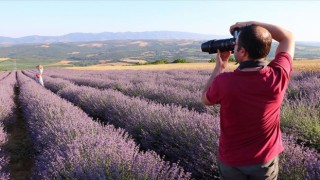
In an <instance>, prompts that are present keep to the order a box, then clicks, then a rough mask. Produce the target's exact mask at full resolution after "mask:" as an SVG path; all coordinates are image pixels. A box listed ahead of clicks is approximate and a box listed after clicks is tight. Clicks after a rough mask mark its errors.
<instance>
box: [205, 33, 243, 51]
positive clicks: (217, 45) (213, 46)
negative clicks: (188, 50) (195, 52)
mask: <svg viewBox="0 0 320 180" xmlns="http://www.w3.org/2000/svg"><path fill="white" fill-rule="evenodd" d="M239 31H240V29H239V28H236V29H234V31H233V32H232V35H233V38H230V39H220V40H217V39H214V40H210V41H207V42H205V43H202V44H201V50H202V52H208V53H209V54H214V53H217V52H218V49H219V50H220V52H225V51H233V49H234V46H235V45H236V38H237V37H238V34H239Z"/></svg>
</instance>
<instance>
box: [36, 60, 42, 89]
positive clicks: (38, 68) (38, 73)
mask: <svg viewBox="0 0 320 180" xmlns="http://www.w3.org/2000/svg"><path fill="white" fill-rule="evenodd" d="M42 72H43V66H42V65H41V64H39V65H37V66H36V77H35V80H36V82H37V83H39V84H40V85H42V86H44V84H43V79H42Z"/></svg>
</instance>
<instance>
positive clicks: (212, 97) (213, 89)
mask: <svg viewBox="0 0 320 180" xmlns="http://www.w3.org/2000/svg"><path fill="white" fill-rule="evenodd" d="M219 81H220V77H219V75H218V76H217V77H216V78H214V80H213V81H212V83H211V86H210V87H209V89H208V91H207V94H206V96H207V99H208V100H209V102H211V103H213V104H219V103H220V101H221V93H219V85H218V84H219V83H218V82H219Z"/></svg>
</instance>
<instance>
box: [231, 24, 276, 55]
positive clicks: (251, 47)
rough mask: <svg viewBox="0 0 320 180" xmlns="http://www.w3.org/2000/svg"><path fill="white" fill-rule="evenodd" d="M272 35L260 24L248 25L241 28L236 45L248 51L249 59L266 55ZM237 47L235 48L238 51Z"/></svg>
mask: <svg viewBox="0 0 320 180" xmlns="http://www.w3.org/2000/svg"><path fill="white" fill-rule="evenodd" d="M271 43H272V36H271V34H270V33H269V31H268V30H266V29H265V28H263V27H261V26H257V25H250V26H245V27H243V28H241V32H240V34H239V36H238V47H239V48H240V47H242V48H244V49H245V50H246V51H247V52H248V56H249V58H250V59H261V58H265V57H267V55H268V54H269V52H270V49H271ZM239 48H238V49H237V50H238V51H239Z"/></svg>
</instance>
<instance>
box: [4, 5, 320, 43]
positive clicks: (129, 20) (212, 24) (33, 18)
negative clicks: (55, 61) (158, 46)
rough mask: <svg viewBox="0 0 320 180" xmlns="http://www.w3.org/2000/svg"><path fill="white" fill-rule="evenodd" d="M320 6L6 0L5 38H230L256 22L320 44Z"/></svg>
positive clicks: (301, 39)
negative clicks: (234, 29) (165, 34)
mask: <svg viewBox="0 0 320 180" xmlns="http://www.w3.org/2000/svg"><path fill="white" fill-rule="evenodd" d="M317 5H320V2H319V1H302V0H301V1H292V2H288V1H231V0H230V1H214V0H212V1H195V0H187V1H182V0H176V1H157V0H153V1H138V0H131V1H84V0H81V1H73V0H67V1H43V2H42V1H19V0H17V1H2V2H1V6H2V12H1V13H2V16H1V17H2V19H1V22H2V31H1V33H0V36H2V37H10V38H20V37H26V36H62V35H66V34H71V33H94V34H96V33H103V32H113V33H123V32H149V31H176V32H187V33H197V34H204V35H221V36H229V32H228V31H229V27H230V25H232V24H234V23H235V22H237V21H247V20H255V21H261V22H266V23H271V24H276V25H279V26H281V27H284V28H286V29H288V30H290V31H292V32H293V33H294V34H295V36H296V40H297V41H312V42H319V41H320V36H318V32H319V31H320V25H319V24H317V23H313V22H312V21H308V19H312V18H313V17H319V16H320V12H319V11H318V9H317V7H319V6H317ZM283 7H285V8H283ZM249 10H250V11H249ZM12 12H14V13H12ZM284 12H285V13H284ZM253 16H254V18H255V19H252V17H253ZM1 17H0V18H1ZM217 17H218V18H217Z"/></svg>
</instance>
